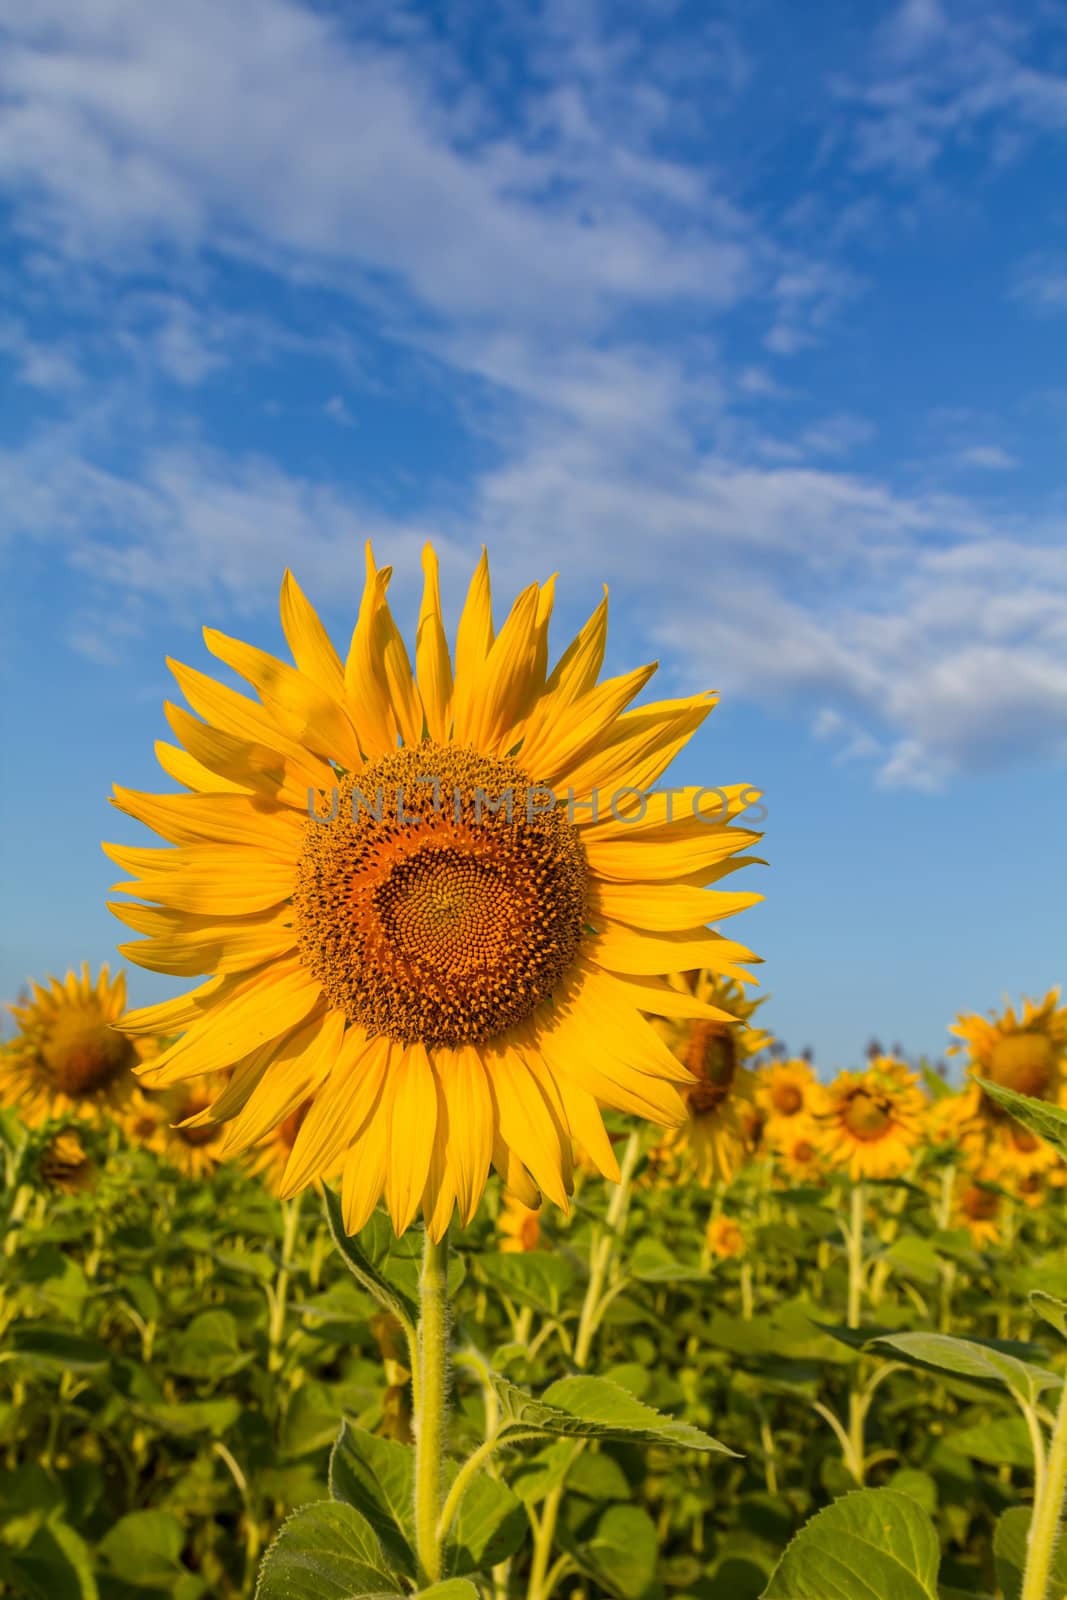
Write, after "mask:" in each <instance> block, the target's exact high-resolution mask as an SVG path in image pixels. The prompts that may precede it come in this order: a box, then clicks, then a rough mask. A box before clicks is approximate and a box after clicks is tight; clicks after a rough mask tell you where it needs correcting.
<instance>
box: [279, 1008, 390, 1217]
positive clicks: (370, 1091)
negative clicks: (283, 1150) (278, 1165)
mask: <svg viewBox="0 0 1067 1600" xmlns="http://www.w3.org/2000/svg"><path fill="white" fill-rule="evenodd" d="M398 1049H399V1047H397V1046H395V1045H394V1044H393V1042H392V1040H390V1039H389V1038H387V1037H386V1036H385V1035H384V1034H379V1035H378V1036H377V1037H375V1038H373V1039H368V1038H367V1035H366V1034H365V1033H364V1031H363V1029H362V1028H357V1027H352V1028H349V1029H348V1030H347V1032H346V1033H345V1036H344V1039H343V1040H342V1042H341V1047H340V1049H339V1050H338V1053H337V1058H336V1060H335V1061H334V1065H333V1069H332V1070H331V1072H330V1076H329V1077H328V1078H327V1080H326V1082H325V1083H324V1084H323V1085H322V1087H321V1088H320V1089H319V1090H318V1092H317V1094H316V1095H315V1099H314V1101H313V1103H312V1106H311V1110H310V1111H309V1112H308V1114H307V1116H306V1117H305V1118H304V1121H303V1123H302V1124H301V1126H300V1131H299V1132H298V1134H297V1136H296V1140H295V1141H294V1144H293V1148H292V1151H291V1152H290V1155H289V1160H288V1162H287V1163H286V1167H285V1172H284V1173H283V1175H282V1183H281V1186H280V1189H279V1193H280V1195H281V1197H282V1199H283V1200H286V1199H288V1198H289V1197H290V1196H291V1195H294V1194H296V1193H297V1192H298V1191H299V1190H301V1189H304V1188H306V1187H307V1185H308V1184H309V1183H312V1182H313V1181H314V1180H315V1179H316V1178H319V1177H325V1176H328V1175H329V1173H331V1172H332V1171H333V1170H334V1168H335V1167H336V1165H337V1162H338V1161H339V1160H340V1158H341V1156H342V1154H343V1153H344V1151H345V1150H347V1149H348V1147H349V1145H351V1144H352V1143H353V1141H354V1140H355V1139H356V1138H357V1136H358V1135H359V1133H360V1131H361V1130H362V1128H363V1125H364V1123H365V1122H366V1121H367V1120H368V1118H369V1117H370V1116H371V1115H372V1113H373V1112H374V1111H375V1109H376V1108H377V1106H378V1103H379V1101H380V1100H381V1097H382V1093H383V1088H384V1085H385V1082H386V1075H387V1073H388V1071H389V1067H390V1062H391V1061H392V1060H395V1059H396V1056H397V1054H398Z"/></svg>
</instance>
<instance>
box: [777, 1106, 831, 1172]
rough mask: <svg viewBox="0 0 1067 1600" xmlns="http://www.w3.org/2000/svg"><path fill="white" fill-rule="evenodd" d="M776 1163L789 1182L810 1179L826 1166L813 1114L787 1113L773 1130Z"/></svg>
mask: <svg viewBox="0 0 1067 1600" xmlns="http://www.w3.org/2000/svg"><path fill="white" fill-rule="evenodd" d="M773 1150H774V1158H775V1166H776V1167H777V1169H778V1172H779V1173H780V1174H781V1176H782V1177H784V1178H788V1179H789V1181H790V1182H791V1183H812V1182H815V1181H817V1180H818V1179H819V1178H820V1177H821V1176H822V1174H823V1173H824V1172H825V1170H826V1162H825V1158H824V1156H823V1154H822V1151H821V1149H820V1147H819V1125H818V1123H817V1122H816V1121H815V1119H814V1117H789V1118H787V1119H786V1120H785V1121H784V1122H780V1123H778V1124H777V1126H776V1127H775V1130H774V1140H773Z"/></svg>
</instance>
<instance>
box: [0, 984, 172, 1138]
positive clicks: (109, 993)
mask: <svg viewBox="0 0 1067 1600" xmlns="http://www.w3.org/2000/svg"><path fill="white" fill-rule="evenodd" d="M31 987H32V991H33V993H32V998H29V999H26V1000H24V1001H23V1002H22V1003H21V1004H19V1005H9V1006H8V1008H7V1009H8V1010H9V1011H10V1012H11V1014H12V1016H13V1017H14V1018H15V1021H16V1022H17V1024H18V1033H17V1034H16V1035H15V1037H14V1038H13V1039H12V1040H11V1041H10V1042H9V1044H8V1045H7V1047H6V1049H5V1050H4V1051H3V1053H2V1055H0V1103H2V1104H4V1105H8V1106H13V1107H14V1108H15V1109H16V1110H17V1111H18V1112H19V1115H20V1116H21V1117H22V1119H23V1121H24V1122H25V1123H26V1124H27V1125H28V1126H30V1127H40V1126H41V1124H42V1123H44V1122H47V1121H48V1120H49V1119H50V1118H52V1117H69V1116H73V1117H77V1118H88V1119H90V1120H100V1119H101V1118H102V1117H105V1116H107V1115H109V1114H112V1113H114V1112H115V1111H117V1110H119V1109H120V1108H121V1107H122V1106H123V1104H124V1103H125V1102H126V1101H127V1100H128V1099H129V1097H130V1095H131V1093H132V1092H133V1090H134V1088H135V1087H136V1081H135V1079H134V1077H133V1074H132V1071H131V1068H133V1067H135V1066H136V1065H137V1063H138V1062H139V1061H143V1060H144V1059H145V1057H146V1055H148V1054H150V1053H151V1052H152V1051H153V1050H154V1048H155V1041H154V1040H153V1039H152V1038H151V1037H150V1036H149V1037H147V1038H145V1039H144V1040H143V1041H141V1042H140V1043H138V1042H135V1041H134V1040H132V1039H128V1038H126V1037H125V1036H124V1035H123V1034H122V1033H119V1032H117V1031H116V1029H115V1027H114V1026H113V1024H115V1023H117V1022H118V1021H119V1019H120V1018H121V1017H122V1014H123V1012H124V1011H125V1008H126V974H125V973H124V972H120V973H119V974H118V976H117V977H116V978H115V979H114V980H112V978H111V976H110V973H109V971H108V967H107V964H106V963H105V964H104V965H103V966H102V967H101V968H100V974H99V977H98V978H97V980H96V982H95V983H94V982H93V981H92V979H91V977H90V975H89V963H88V962H87V961H86V962H84V963H83V965H82V970H81V977H80V978H79V977H77V976H76V975H75V974H74V972H68V973H67V976H66V978H65V979H64V980H63V982H62V983H61V982H60V981H59V979H58V978H48V979H47V987H45V986H44V985H42V984H39V983H34V984H32V986H31Z"/></svg>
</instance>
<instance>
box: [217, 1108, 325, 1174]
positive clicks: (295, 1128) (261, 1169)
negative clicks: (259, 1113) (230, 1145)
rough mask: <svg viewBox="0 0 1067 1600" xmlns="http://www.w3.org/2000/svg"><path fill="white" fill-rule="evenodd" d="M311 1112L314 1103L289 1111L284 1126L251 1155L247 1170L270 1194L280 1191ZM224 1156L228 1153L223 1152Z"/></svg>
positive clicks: (269, 1135)
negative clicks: (294, 1149) (264, 1185)
mask: <svg viewBox="0 0 1067 1600" xmlns="http://www.w3.org/2000/svg"><path fill="white" fill-rule="evenodd" d="M310 1110H311V1101H310V1100H302V1101H301V1102H300V1104H299V1105H298V1106H297V1107H296V1109H295V1111H290V1113H289V1115H288V1116H287V1117H286V1118H285V1120H284V1121H283V1122H279V1123H278V1125H277V1127H275V1128H272V1129H271V1131H270V1133H268V1135H267V1137H266V1138H265V1139H263V1140H262V1141H261V1142H260V1143H259V1144H257V1145H255V1146H254V1147H253V1149H251V1150H250V1151H249V1152H248V1170H249V1172H250V1173H252V1174H253V1175H254V1176H256V1177H260V1178H262V1179H263V1181H264V1183H265V1184H266V1185H267V1188H268V1189H269V1190H270V1192H271V1194H274V1195H276V1194H277V1193H278V1190H279V1189H280V1188H281V1183H282V1178H283V1176H284V1174H285V1167H286V1163H287V1162H288V1160H289V1157H290V1156H291V1155H292V1153H293V1145H294V1144H295V1143H296V1136H297V1134H298V1133H299V1132H300V1129H301V1128H302V1127H303V1125H304V1118H305V1117H306V1116H307V1114H308V1112H309V1111H310ZM220 1153H222V1154H225V1151H222V1152H220Z"/></svg>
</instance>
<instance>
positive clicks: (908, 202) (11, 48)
mask: <svg viewBox="0 0 1067 1600" xmlns="http://www.w3.org/2000/svg"><path fill="white" fill-rule="evenodd" d="M253 15H254V18H255V20H254V23H253V24H252V25H250V18H251V17H252V16H253ZM0 44H2V48H0V216H2V220H3V232H2V234H0V239H2V241H3V243H2V244H0V508H2V509H0V527H2V542H3V561H4V572H3V594H4V599H3V603H2V604H3V612H2V618H0V635H2V637H0V659H2V661H3V672H4V678H5V681H6V684H7V688H6V690H5V698H4V708H3V717H4V729H3V749H4V752H5V771H6V777H7V781H6V783H5V785H4V789H3V792H4V802H3V804H4V811H5V815H4V817H3V820H2V831H0V837H2V838H3V841H4V843H3V879H4V885H5V900H6V905H7V913H6V916H5V918H4V930H3V944H2V948H0V995H2V996H4V997H6V998H14V997H15V995H16V993H17V991H18V989H19V986H20V985H21V984H22V983H23V982H24V980H25V979H26V978H27V977H29V976H31V975H33V976H40V975H42V974H43V973H45V972H49V971H64V970H66V968H67V967H68V966H70V965H71V964H76V963H79V962H80V961H81V960H82V959H85V958H88V959H90V960H91V961H92V962H94V964H95V963H96V962H99V961H101V960H104V959H109V958H110V959H112V960H114V945H115V944H116V943H117V942H119V941H120V940H121V939H122V938H123V936H124V930H123V929H122V928H121V927H120V925H119V924H118V923H117V922H115V921H114V919H112V917H111V916H110V915H109V913H108V912H107V911H106V909H105V907H104V901H105V898H106V895H107V890H108V888H109V885H110V884H111V883H112V882H114V881H115V880H116V875H117V869H115V868H114V867H113V866H112V865H111V864H110V863H109V862H108V861H107V859H106V858H105V857H104V856H103V855H102V853H101V852H100V849H99V844H100V841H101V839H104V838H109V839H126V840H137V842H146V843H147V842H149V840H148V839H147V837H146V836H144V835H143V834H141V836H140V838H138V833H139V830H137V829H136V828H135V826H134V825H132V824H129V825H127V824H125V823H124V822H123V820H122V819H119V818H118V817H117V816H116V814H115V813H113V812H111V811H110V810H109V808H108V807H107V804H106V795H107V793H108V791H109V788H110V786H111V784H112V783H113V782H120V783H123V784H125V785H127V786H129V787H132V788H144V789H153V788H167V787H169V783H168V782H167V781H166V780H165V779H162V775H161V774H159V772H158V768H157V767H156V766H155V762H154V758H153V754H152V744H153V741H154V740H155V739H157V738H162V737H166V732H167V730H166V724H165V722H164V718H163V713H162V702H163V701H164V699H166V698H168V697H170V698H180V697H179V696H178V695H177V692H176V690H175V688H174V686H173V684H172V682H171V680H170V679H169V675H168V673H167V671H166V668H165V664H164V657H165V656H166V655H168V654H169V655H172V656H175V657H177V658H178V659H179V660H183V661H187V662H190V663H192V664H194V665H197V666H200V667H201V668H203V669H205V670H207V669H208V668H209V665H210V662H211V659H212V658H210V657H209V656H208V655H207V652H206V651H205V649H204V647H203V644H202V642H201V640H200V637H199V629H200V627H201V626H202V625H204V624H209V625H212V626H215V627H219V628H221V629H223V630H224V631H227V632H231V633H236V634H238V635H239V636H242V637H247V638H249V639H251V640H253V641H254V642H256V643H258V644H261V645H262V646H264V647H265V648H268V649H280V648H281V641H280V630H279V627H278V623H277V593H278V586H279V582H280V579H281V575H282V572H283V570H284V568H285V567H286V566H287V565H289V566H291V567H292V568H293V570H294V571H295V572H296V574H297V576H298V578H299V579H300V582H301V583H302V585H303V586H304V588H305V589H306V590H307V591H308V593H309V594H310V595H311V597H312V598H313V599H314V600H315V601H316V603H318V604H319V605H320V607H321V609H322V611H323V614H324V616H325V617H326V618H327V620H328V622H329V623H330V624H331V626H332V629H333V631H334V634H335V638H336V639H337V640H338V641H339V643H341V644H342V645H343V644H344V642H345V640H346V638H347V631H348V630H349V629H350V628H351V624H352V621H353V617H354V607H355V605H356V603H357V600H358V594H359V589H360V584H361V573H362V541H363V540H364V539H365V538H366V537H368V536H370V537H371V538H373V540H374V546H375V551H376V554H377V555H378V558H379V559H380V560H385V561H390V562H392V563H393V564H394V566H395V569H396V576H395V578H394V585H393V590H392V591H391V592H392V593H393V594H394V595H395V596H396V606H397V610H398V613H399V615H400V616H401V617H402V619H404V621H405V622H406V623H407V624H408V626H409V628H410V623H411V621H412V620H413V607H414V604H415V598H416V588H417V585H416V575H417V573H418V552H419V549H420V547H421V544H422V542H423V540H424V539H425V538H426V537H427V536H429V537H432V538H433V539H434V541H435V544H436V545H437V547H438V549H439V552H440V554H441V559H442V565H443V579H444V587H445V597H446V604H449V605H451V607H452V613H453V615H454V614H455V607H456V605H457V604H458V602H459V599H460V598H461V595H462V592H463V589H464V586H465V583H466V580H467V577H468V575H469V572H470V569H471V567H472V565H473V562H474V560H475V558H476V556H477V553H478V549H479V547H480V545H481V544H482V543H483V542H484V543H486V544H487V545H488V547H489V551H490V558H491V561H492V565H493V573H494V582H495V590H496V593H497V594H498V596H499V597H500V600H501V601H503V600H504V599H505V598H509V597H510V594H511V593H513V592H514V591H515V590H516V589H517V588H518V587H520V586H521V585H523V584H524V583H526V582H528V581H530V580H531V579H532V578H535V577H537V578H544V577H545V576H547V575H548V574H549V573H550V572H552V571H555V570H558V571H559V572H560V574H561V579H560V584H559V590H558V592H559V595H560V608H559V609H560V624H559V628H558V630H557V632H556V635H555V640H556V643H557V644H559V645H561V644H562V643H565V642H566V641H565V637H564V635H565V630H566V629H567V627H568V626H570V625H572V624H573V625H577V624H578V623H580V621H581V620H583V619H584V617H585V616H586V615H587V614H588V612H589V611H590V610H591V609H592V607H593V606H594V605H595V604H596V602H597V600H598V599H599V596H600V586H601V584H602V583H603V582H605V581H606V582H607V583H608V584H609V585H610V588H611V597H612V599H611V603H612V638H611V646H610V662H609V664H610V665H614V666H615V667H616V668H621V667H622V666H625V665H632V664H635V663H636V662H637V661H639V660H647V659H652V658H656V657H658V659H659V660H660V662H661V672H660V674H659V675H658V677H657V680H656V692H657V695H659V694H662V693H664V692H671V691H672V690H673V691H677V692H688V691H691V690H696V689H700V688H708V687H711V688H715V689H718V690H719V691H720V692H721V694H722V697H723V698H722V703H721V705H720V707H719V708H718V709H717V710H716V711H715V712H714V713H713V715H712V717H711V718H710V719H709V722H708V723H707V724H706V726H705V729H704V731H703V732H702V733H701V735H699V736H698V738H697V740H696V741H695V742H694V744H693V746H692V747H691V749H690V750H689V752H687V754H686V756H685V758H684V760H683V761H682V762H681V763H680V764H679V768H678V779H679V781H693V782H706V783H708V784H715V783H728V782H751V783H753V784H756V785H759V786H760V787H762V788H763V789H764V790H765V791H766V794H767V806H768V812H769V815H768V820H767V836H766V841H765V849H764V853H765V854H766V856H767V858H768V860H769V862H770V867H769V868H768V869H762V868H753V869H751V872H750V873H748V874H747V876H748V877H749V879H750V882H749V884H747V885H746V887H758V888H760V889H761V890H762V891H763V892H764V893H765V894H766V896H767V900H766V903H765V904H763V905H761V906H760V907H758V908H757V909H755V910H754V911H751V912H748V913H745V914H744V916H743V917H742V918H741V919H739V920H738V921H737V922H736V923H733V924H732V925H731V926H730V931H731V933H736V935H737V936H738V937H741V938H742V939H744V940H746V941H747V942H749V943H750V944H752V945H753V946H754V947H755V948H757V949H758V950H759V951H760V952H761V953H762V954H763V955H764V957H765V965H764V966H763V967H762V968H761V969H760V976H761V981H762V987H763V988H764V989H765V990H766V991H767V992H769V993H770V995H771V999H770V1000H769V1002H768V1004H767V1006H766V1007H765V1010H764V1016H765V1018H766V1021H767V1023H768V1024H769V1025H770V1026H772V1027H773V1028H774V1029H775V1030H776V1031H777V1032H778V1033H780V1034H781V1035H782V1036H783V1037H784V1038H785V1039H786V1040H787V1041H788V1043H789V1044H790V1045H791V1046H793V1047H794V1048H800V1047H802V1046H804V1045H810V1046H812V1047H814V1049H815V1051H816V1053H817V1056H818V1059H819V1060H820V1061H821V1062H822V1063H823V1065H824V1066H825V1067H827V1068H830V1067H832V1066H843V1065H848V1064H852V1063H854V1062H856V1061H857V1060H858V1059H859V1057H860V1056H861V1054H862V1051H863V1048H864V1046H865V1044H866V1041H867V1039H868V1038H869V1037H870V1035H871V1034H876V1035H878V1036H879V1037H880V1038H881V1039H882V1040H883V1043H886V1044H888V1043H890V1042H892V1041H893V1040H899V1042H900V1043H901V1044H902V1045H903V1046H904V1048H905V1049H906V1050H907V1051H908V1052H909V1053H911V1054H913V1055H917V1054H919V1053H926V1054H928V1055H931V1056H937V1055H939V1054H940V1053H941V1052H942V1051H943V1049H944V1047H945V1044H946V1043H947V1042H948V1040H947V1034H946V1027H947V1025H948V1023H949V1022H950V1021H951V1020H952V1018H953V1016H954V1015H955V1013H956V1012H957V1011H958V1010H960V1009H978V1010H985V1009H986V1008H987V1007H988V1006H990V1005H994V1004H996V1003H998V1002H999V1000H1000V999H1001V997H1002V995H1003V993H1004V992H1010V993H1013V994H1018V993H1020V992H1028V993H1043V992H1044V990H1045V989H1046V988H1047V987H1048V986H1049V985H1051V984H1053V983H1055V982H1058V981H1060V980H1061V979H1063V978H1064V977H1065V976H1067V972H1065V968H1067V960H1065V957H1067V936H1065V932H1064V929H1065V917H1064V889H1065V887H1067V846H1065V842H1064V840H1065V829H1064V825H1063V817H1064V816H1065V815H1067V782H1065V773H1064V767H1065V756H1067V537H1065V534H1067V486H1065V480H1064V476H1063V462H1064V459H1065V445H1067V377H1065V375H1064V374H1065V370H1067V369H1065V364H1064V356H1065V354H1067V338H1065V335H1067V182H1065V179H1067V159H1065V155H1067V13H1065V12H1064V10H1063V8H1062V7H1060V6H1058V5H1055V4H1051V3H1049V4H1046V3H1044V0H1038V3H1036V4H1032V5H1024V4H1018V3H1016V4H1013V5H1012V6H1010V7H1009V6H1006V5H1005V6H1002V7H997V6H994V5H986V4H982V3H977V0H976V3H967V4H955V3H951V0H944V3H938V0H905V3H904V4H903V5H895V4H891V5H869V6H864V7H859V8H857V7H855V6H852V5H849V4H845V3H844V0H841V3H830V0H813V3H812V4H811V5H804V6H796V5H791V4H789V3H787V0H756V3H746V4H744V5H741V4H737V5H723V6H709V5H706V4H685V3H682V4H673V3H667V4H662V3H661V4H656V5H646V6H625V5H618V4H613V5H610V6H608V5H606V4H605V5H603V6H599V5H595V4H585V3H582V0H549V3H547V4H545V5H525V4H519V3H516V4H513V5H508V6H505V7H489V6H484V5H483V6H474V5H469V4H467V5H464V4H456V5H450V6H448V7H443V6H428V7H426V6H423V7H417V6H406V5H404V4H401V3H395V0H390V3H388V4H384V5H376V4H374V3H369V4H366V3H362V0H361V3H360V4H359V5H358V6H357V5H355V4H350V3H329V4H327V3H320V4H314V5H309V4H298V3H295V0H254V3H247V0H183V5H182V6H181V7H178V8H175V7H167V6H146V5H144V4H142V3H141V0H37V3H36V4H35V5H34V6H32V7H28V6H25V5H23V4H20V3H17V0H0ZM661 684H662V687H660V685H661ZM757 880H758V881H757ZM178 987H180V986H179V985H177V984H175V985H170V984H168V983H167V982H166V980H162V979H160V978H158V977H156V976H154V975H151V974H148V973H141V972H139V971H138V970H137V969H130V989H131V994H132V997H133V999H134V1001H135V1002H137V1003H143V1002H147V1001H150V1000H152V999H155V998H162V997H163V996H164V995H165V994H167V993H170V992H174V991H175V990H176V989H177V988H178Z"/></svg>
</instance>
